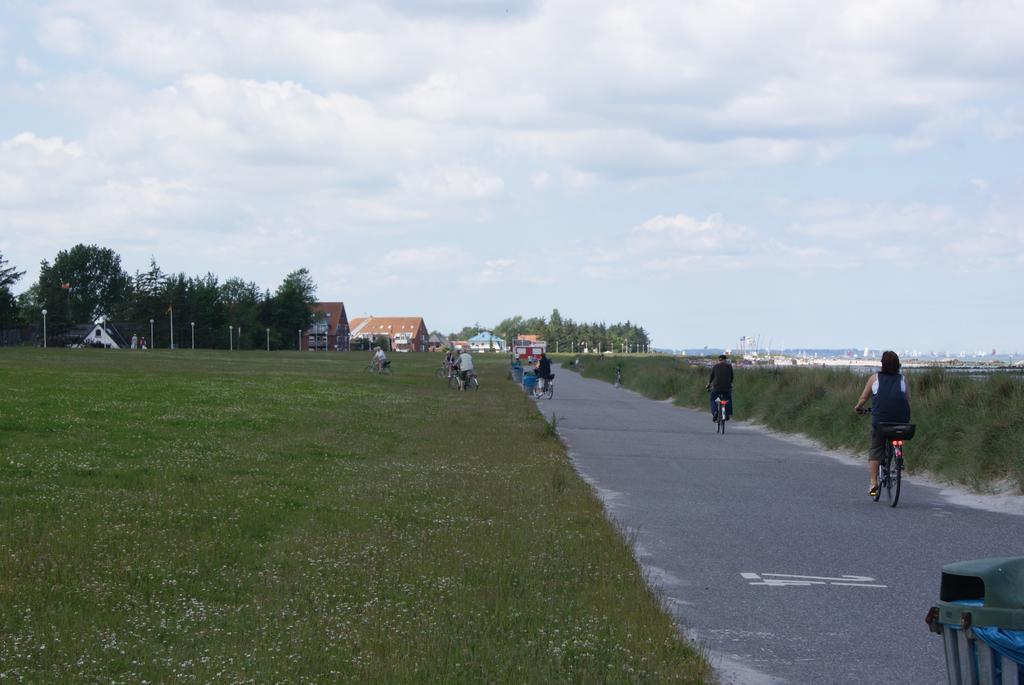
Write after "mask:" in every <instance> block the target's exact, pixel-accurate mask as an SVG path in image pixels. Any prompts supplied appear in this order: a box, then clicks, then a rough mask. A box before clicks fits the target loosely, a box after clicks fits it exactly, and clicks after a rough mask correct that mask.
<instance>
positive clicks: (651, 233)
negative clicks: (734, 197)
mask: <svg viewBox="0 0 1024 685" xmlns="http://www.w3.org/2000/svg"><path fill="white" fill-rule="evenodd" d="M632 238H633V245H634V246H635V247H636V248H637V249H641V250H656V251H662V250H666V249H673V250H680V251H683V252H715V251H718V250H723V249H732V248H733V247H734V246H735V245H737V244H738V243H745V242H747V241H750V240H751V239H752V238H753V232H752V231H751V230H750V229H748V228H747V227H745V226H741V225H739V224H734V223H729V222H727V221H726V220H725V219H724V218H723V217H722V215H721V214H712V215H711V216H709V217H707V218H706V219H704V220H697V219H694V218H692V217H689V216H687V215H685V214H677V215H675V216H663V215H660V214H659V215H658V216H656V217H654V218H652V219H648V220H647V221H645V222H644V223H643V224H641V225H640V226H637V227H636V228H634V229H633V232H632Z"/></svg>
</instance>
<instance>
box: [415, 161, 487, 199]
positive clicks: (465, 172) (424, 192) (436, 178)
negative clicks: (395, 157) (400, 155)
mask: <svg viewBox="0 0 1024 685" xmlns="http://www.w3.org/2000/svg"><path fill="white" fill-rule="evenodd" d="M398 182H399V185H400V186H401V188H402V189H403V190H405V191H406V192H408V193H410V194H413V195H421V196H430V197H436V198H441V199H460V198H461V199H465V198H472V199H484V198H487V197H490V196H492V195H495V194H497V193H499V192H501V190H502V189H503V188H504V187H505V183H504V181H502V179H501V178H499V177H498V176H495V175H494V174H491V173H488V172H487V171H484V170H483V169H480V168H478V167H473V166H449V167H438V166H435V167H432V168H430V169H426V170H422V171H417V172H412V173H405V174H400V175H399V177H398Z"/></svg>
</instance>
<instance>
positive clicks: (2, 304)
mask: <svg viewBox="0 0 1024 685" xmlns="http://www.w3.org/2000/svg"><path fill="white" fill-rule="evenodd" d="M24 275H25V272H24V271H18V270H17V269H15V268H14V267H13V266H10V263H9V262H8V261H7V260H6V259H5V258H4V255H3V253H2V252H0V331H3V330H4V329H6V328H11V327H12V324H13V323H14V322H16V321H17V320H18V300H17V298H15V297H14V291H13V287H14V284H15V283H17V282H18V280H19V279H20V278H21V277H22V276H24Z"/></svg>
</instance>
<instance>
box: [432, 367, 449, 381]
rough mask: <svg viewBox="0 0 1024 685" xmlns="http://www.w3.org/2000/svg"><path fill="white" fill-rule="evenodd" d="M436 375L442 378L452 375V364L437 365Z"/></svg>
mask: <svg viewBox="0 0 1024 685" xmlns="http://www.w3.org/2000/svg"><path fill="white" fill-rule="evenodd" d="M434 375H435V376H437V377H438V378H441V379H444V378H448V377H449V376H451V375H452V365H451V364H442V365H441V366H439V367H437V371H435V372H434Z"/></svg>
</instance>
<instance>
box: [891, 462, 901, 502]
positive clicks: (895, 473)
mask: <svg viewBox="0 0 1024 685" xmlns="http://www.w3.org/2000/svg"><path fill="white" fill-rule="evenodd" d="M902 476H903V455H902V454H900V455H898V456H897V457H896V465H895V466H894V467H893V469H892V473H891V474H890V479H891V480H892V494H891V495H890V498H889V506H890V507H895V506H896V504H897V503H898V502H899V501H900V481H901V480H903V477H902Z"/></svg>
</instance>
